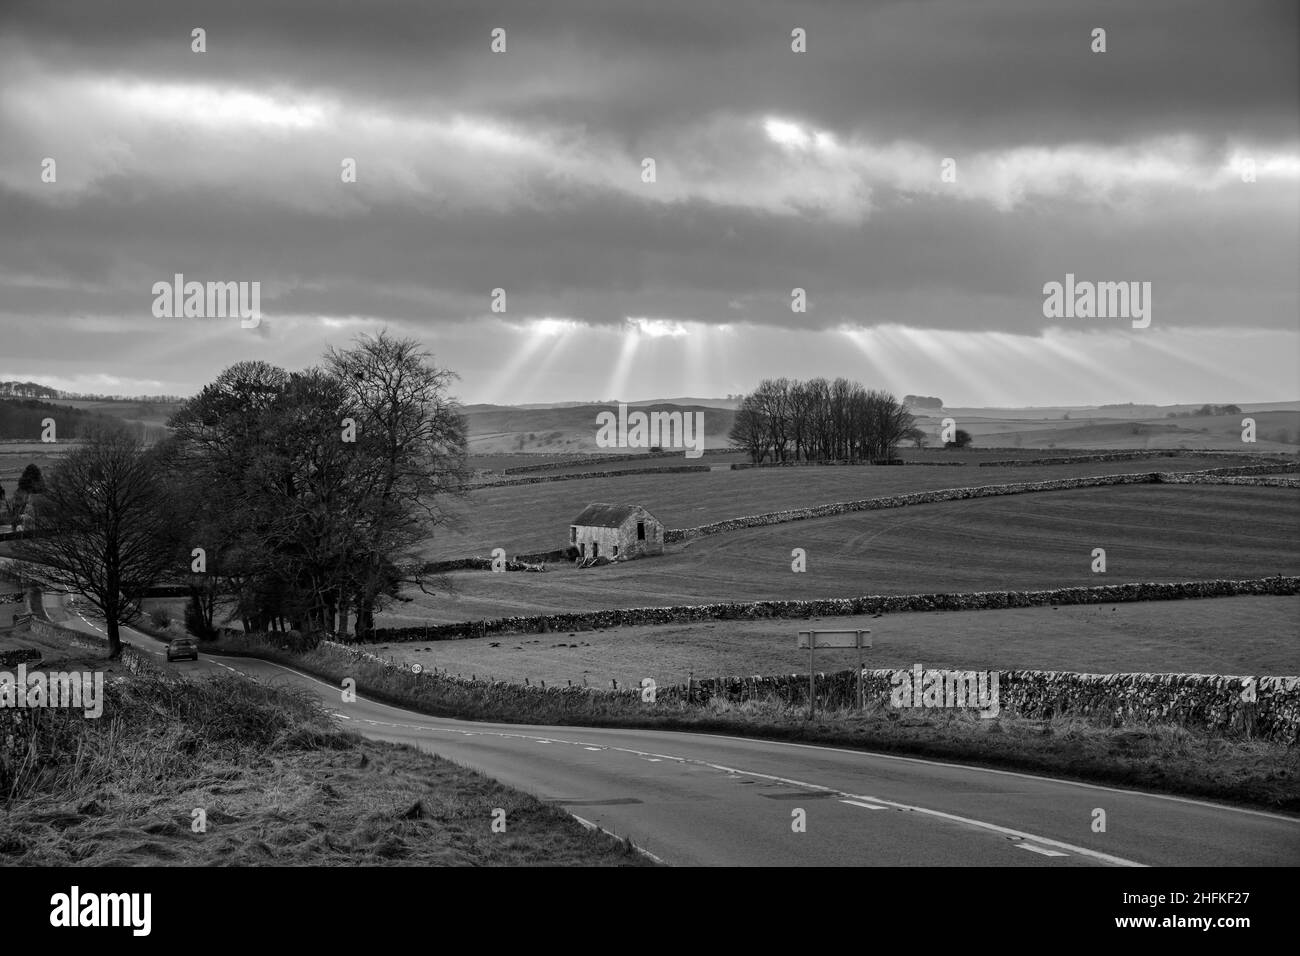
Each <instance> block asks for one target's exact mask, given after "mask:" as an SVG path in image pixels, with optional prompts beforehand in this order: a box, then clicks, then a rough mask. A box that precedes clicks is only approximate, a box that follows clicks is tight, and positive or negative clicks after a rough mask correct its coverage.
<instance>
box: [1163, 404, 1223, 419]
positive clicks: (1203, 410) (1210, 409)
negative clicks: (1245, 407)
mask: <svg viewBox="0 0 1300 956" xmlns="http://www.w3.org/2000/svg"><path fill="white" fill-rule="evenodd" d="M1240 414H1241V406H1239V405H1202V406H1201V407H1200V408H1198V409H1196V410H1195V411H1190V412H1168V413H1166V414H1165V418H1193V417H1205V416H1210V415H1240Z"/></svg>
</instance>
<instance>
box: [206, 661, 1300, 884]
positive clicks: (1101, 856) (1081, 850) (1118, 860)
mask: <svg viewBox="0 0 1300 956" xmlns="http://www.w3.org/2000/svg"><path fill="white" fill-rule="evenodd" d="M209 656H211V655H209ZM259 660H260V659H259ZM261 663H263V664H268V665H270V666H271V667H275V668H278V669H280V670H284V671H288V672H289V673H290V674H295V675H297V676H298V677H301V678H304V679H305V680H308V681H310V682H311V683H313V684H319V685H321V686H322V687H328V688H329V689H330V690H331V691H337V688H336V687H334V685H332V684H329V683H326V682H325V681H323V680H321V679H320V678H319V677H316V676H315V675H313V674H305V673H303V672H302V671H299V670H295V669H294V668H292V667H286V666H285V665H284V664H278V663H276V662H274V661H261ZM358 700H365V701H366V702H367V703H369V704H371V705H373V706H378V707H384V708H386V709H389V710H396V711H400V712H403V713H409V714H412V715H413V716H417V717H423V718H426V719H427V718H428V715H426V714H419V713H416V712H415V711H409V710H406V709H405V708H401V707H394V706H393V705H392V704H383V703H381V702H379V701H372V700H369V699H368V698H361V697H358ZM433 719H437V718H433ZM365 722H366V723H370V724H374V725H376V726H387V727H400V728H405V729H411V730H426V731H436V732H439V733H459V734H462V735H464V736H474V735H475V733H476V732H474V731H464V730H458V729H456V728H451V727H430V726H428V725H427V724H394V723H386V722H383V721H374V720H367V721H365ZM585 729H591V730H600V729H603V728H585ZM482 733H485V734H490V735H491V736H497V737H513V738H517V739H521V740H541V739H545V740H547V741H548V742H550V743H569V744H576V743H578V742H577V741H570V740H557V739H556V738H539V737H536V736H534V735H531V734H507V733H503V732H499V731H482ZM649 733H654V731H649ZM692 736H696V737H701V738H709V737H713V738H717V739H721V740H731V741H735V742H737V743H745V744H754V743H761V744H764V745H767V746H781V747H800V748H804V749H808V750H828V751H832V752H835V753H844V754H852V755H854V756H857V757H864V758H867V759H872V758H875V759H883V760H901V761H905V762H908V763H919V764H926V765H928V766H933V767H944V768H948V769H952V770H960V771H963V772H980V773H992V774H999V775H1001V776H1007V777H1020V778H1023V779H1027V780H1038V781H1041V782H1043V783H1049V784H1053V785H1056V786H1074V787H1082V788H1085V789H1088V790H1102V791H1107V792H1109V793H1123V794H1129V795H1132V796H1136V797H1151V798H1155V799H1158V800H1172V801H1175V802H1178V803H1188V804H1192V805H1194V806H1202V807H1206V808H1208V809H1212V810H1233V811H1236V812H1239V813H1247V814H1250V815H1252V816H1259V817H1267V818H1269V819H1273V820H1283V821H1285V822H1287V823H1291V824H1297V823H1300V820H1297V819H1296V818H1295V817H1286V816H1282V815H1280V814H1276V813H1268V812H1266V811H1262V810H1247V809H1243V808H1241V807H1230V806H1227V805H1225V804H1219V803H1210V802H1209V801H1205V800H1193V799H1190V798H1187V797H1175V796H1169V795H1167V794H1160V793H1145V792H1143V791H1141V790H1124V789H1121V788H1119V787H1106V786H1101V785H1098V784H1089V783H1080V782H1078V781H1075V780H1057V779H1053V778H1052V777H1043V776H1038V775H1036V774H1029V773H1020V772H1018V771H1014V770H994V769H991V768H988V767H971V766H967V765H964V764H958V763H945V762H943V761H940V760H927V759H925V758H922V757H902V756H899V755H897V754H881V753H874V752H871V751H863V750H849V749H847V748H844V747H827V746H824V745H820V744H798V743H789V742H786V741H776V740H756V739H755V738H752V737H734V736H731V735H728V734H692ZM613 749H615V750H620V751H623V752H625V753H631V754H636V755H637V756H658V757H659V758H660V759H661V760H672V761H675V762H677V763H683V764H685V763H695V764H700V765H702V766H707V767H711V768H713V769H718V770H723V771H724V772H728V773H732V772H734V771H731V770H730V769H729V768H726V767H720V766H717V765H715V764H710V763H707V762H706V761H702V760H696V759H692V758H687V757H675V756H671V755H668V754H657V755H653V754H649V753H648V752H644V751H638V750H632V749H629V748H623V747H616V748H613ZM748 776H753V777H759V778H765V779H770V780H776V781H778V782H782V783H788V784H790V785H792V786H802V787H808V788H810V789H815V790H824V791H827V792H830V793H842V794H843V796H844V797H848V798H853V797H857V798H859V799H865V800H873V801H876V802H878V803H881V804H884V805H886V806H893V807H897V808H898V809H902V810H913V811H916V812H918V813H924V814H927V815H929V816H935V817H939V818H945V819H950V820H953V821H956V822H959V823H966V824H969V825H971V826H976V827H981V828H983V829H987V830H991V831H993V832H996V833H1002V834H1003V835H1005V836H1015V837H1019V838H1020V839H1022V840H1024V839H1029V840H1035V841H1037V842H1038V843H1046V844H1049V845H1052V846H1057V847H1060V848H1062V849H1064V850H1071V851H1073V852H1076V853H1078V854H1080V855H1081V856H1087V857H1090V858H1092V859H1096V860H1099V861H1101V862H1104V863H1110V864H1112V865H1115V866H1131V867H1145V866H1146V864H1144V863H1138V862H1135V861H1133V860H1126V859H1124V858H1122V857H1117V856H1112V855H1110V854H1107V853H1099V852H1098V851H1096V850H1090V849H1088V848H1086V847H1076V846H1071V845H1070V844H1068V843H1063V842H1061V841H1057V840H1048V839H1045V838H1042V837H1037V836H1034V835H1032V834H1028V833H1023V832H1021V831H1018V830H1012V829H1010V828H1008V827H1002V826H998V825H997V824H993V823H984V822H982V821H979V820H972V819H970V818H967V817H961V816H957V815H955V814H949V813H943V812H942V811H939V810H928V809H926V808H924V807H916V806H910V805H908V804H904V803H895V802H893V801H890V800H881V799H879V798H877V797H863V796H862V795H861V794H849V793H843V791H835V790H833V789H832V788H830V787H823V786H820V785H818V784H806V783H800V782H798V781H792V780H787V779H784V778H781V777H775V776H772V775H769V774H757V773H751V774H748Z"/></svg>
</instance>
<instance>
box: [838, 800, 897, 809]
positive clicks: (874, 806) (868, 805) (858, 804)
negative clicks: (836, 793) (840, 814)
mask: <svg viewBox="0 0 1300 956" xmlns="http://www.w3.org/2000/svg"><path fill="white" fill-rule="evenodd" d="M840 803H847V804H848V805H849V806H851V807H862V808H863V809H866V810H888V809H889V807H882V806H878V805H877V804H874V803H863V802H862V801H861V800H841V801H840Z"/></svg>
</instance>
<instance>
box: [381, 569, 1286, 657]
mask: <svg viewBox="0 0 1300 956" xmlns="http://www.w3.org/2000/svg"><path fill="white" fill-rule="evenodd" d="M1297 593H1300V577H1297V576H1291V577H1286V576H1282V575H1278V576H1277V577H1272V578H1252V579H1248V580H1242V581H1229V580H1217V581H1177V582H1148V583H1138V584H1104V585H1099V586H1096V587H1075V588H1054V589H1051V590H1045V591H972V592H965V593H935V594H888V595H863V596H861V597H854V598H822V599H819V600H811V601H747V602H726V603H717V604H678V605H668V606H665V607H634V608H610V609H607V610H601V611H580V612H575V613H572V614H539V615H531V616H526V617H501V618H494V619H492V620H483V621H461V622H457V623H454V624H432V625H424V626H420V627H381V628H376V629H375V631H374V632H373V636H372V638H371V641H370V643H377V644H386V643H389V642H394V641H448V640H458V639H462V638H471V637H487V636H489V635H496V634H546V633H550V632H552V631H557V632H558V631H574V632H576V631H591V630H598V629H601V628H616V627H633V626H643V625H657V624H690V623H697V622H700V621H755V620H768V619H772V618H793V619H807V618H812V617H842V616H856V615H864V614H878V613H879V614H900V613H909V612H918V611H979V610H991V609H1002V608H1016V607H1043V606H1048V605H1053V604H1117V603H1125V602H1131V601H1178V600H1186V599H1196V598H1213V597H1236V596H1241V595H1289V594H1297Z"/></svg>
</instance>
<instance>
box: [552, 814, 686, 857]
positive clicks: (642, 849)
mask: <svg viewBox="0 0 1300 956" xmlns="http://www.w3.org/2000/svg"><path fill="white" fill-rule="evenodd" d="M564 812H565V813H567V814H569V816H571V817H573V819H575V820H577V821H578V822H579V823H581V824H582V825H583V826H584V827H586V828H587V829H588V830H599V831H600V832H601V833H604V834H606V835H608V836H612V837H613V838H614V839H615V840H618V839H622V838H621V837H619V836H618V835H617V834H614V833H610V832H609V831H608V830H606V829H605V828H604V827H602V826H598V825H597V824H595V823H592V822H591V821H590V820H585V819H583V818H582V817H580V816H578V815H577V814H576V813H573V812H572V811H570V810H565V811H564ZM628 842H629V843H632V841H631V840H629V841H628ZM632 849H634V850H636V851H637V852H638V853H640V854H641V855H642V856H645V857H648V858H649V859H651V860H654V861H655V862H656V863H659V864H662V865H664V866H667V865H668V864H666V863H664V861H663V860H661V859H660V858H659V857H657V856H655V855H654V854H653V853H651V852H650V851H649V850H647V849H646V848H645V847H641V846H637V845H636V844H635V843H632Z"/></svg>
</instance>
